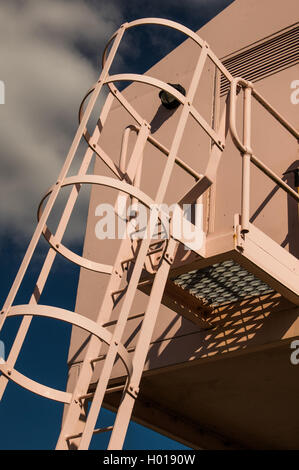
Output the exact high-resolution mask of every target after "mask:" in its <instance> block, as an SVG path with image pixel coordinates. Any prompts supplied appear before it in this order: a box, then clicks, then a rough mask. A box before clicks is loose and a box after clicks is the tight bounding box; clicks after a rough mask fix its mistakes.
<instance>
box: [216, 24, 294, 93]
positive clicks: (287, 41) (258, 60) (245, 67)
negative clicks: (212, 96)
mask: <svg viewBox="0 0 299 470" xmlns="http://www.w3.org/2000/svg"><path fill="white" fill-rule="evenodd" d="M298 62H299V25H298V23H297V24H296V26H292V28H290V29H288V30H287V31H284V32H283V33H280V34H277V35H275V37H273V36H272V37H271V38H267V39H264V40H263V42H260V43H258V44H257V43H256V44H255V45H254V46H251V47H250V48H247V49H246V50H244V51H243V52H240V53H238V54H235V55H233V56H231V57H229V58H223V59H222V63H223V64H224V65H225V67H226V68H227V69H228V70H229V71H230V73H231V74H232V75H233V76H234V77H242V78H244V79H245V80H250V81H252V82H256V81H258V80H261V79H262V78H265V77H268V76H269V75H272V74H274V73H276V72H278V71H280V70H283V69H285V68H288V67H290V66H293V65H295V64H297V63H298ZM228 87H229V83H228V81H227V80H226V79H225V78H224V77H222V78H221V91H220V92H221V95H224V94H226V93H227V91H228Z"/></svg>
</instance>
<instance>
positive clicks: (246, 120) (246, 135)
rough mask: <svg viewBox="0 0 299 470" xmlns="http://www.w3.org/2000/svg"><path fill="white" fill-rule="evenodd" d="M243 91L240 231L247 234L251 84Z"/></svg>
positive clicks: (250, 151) (250, 152) (250, 153)
mask: <svg viewBox="0 0 299 470" xmlns="http://www.w3.org/2000/svg"><path fill="white" fill-rule="evenodd" d="M248 85H249V86H246V87H245V89H244V110H243V142H244V147H245V149H246V152H245V153H243V158H242V217H241V231H242V233H247V232H249V212H250V160H251V155H252V150H251V92H252V88H251V86H250V85H251V84H250V83H249V84H248Z"/></svg>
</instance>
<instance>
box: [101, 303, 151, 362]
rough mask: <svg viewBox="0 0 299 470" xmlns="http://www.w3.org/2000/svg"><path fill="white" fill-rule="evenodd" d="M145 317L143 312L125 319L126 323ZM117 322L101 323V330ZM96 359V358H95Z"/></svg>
mask: <svg viewBox="0 0 299 470" xmlns="http://www.w3.org/2000/svg"><path fill="white" fill-rule="evenodd" d="M144 315H145V312H142V313H136V314H135V315H131V316H130V317H128V318H127V321H128V320H135V319H136V318H140V317H144ZM117 321H118V320H111V321H108V322H107V323H103V325H102V327H103V328H106V327H107V326H111V325H116V323H117ZM97 359H98V358H97ZM92 362H94V359H93V360H92Z"/></svg>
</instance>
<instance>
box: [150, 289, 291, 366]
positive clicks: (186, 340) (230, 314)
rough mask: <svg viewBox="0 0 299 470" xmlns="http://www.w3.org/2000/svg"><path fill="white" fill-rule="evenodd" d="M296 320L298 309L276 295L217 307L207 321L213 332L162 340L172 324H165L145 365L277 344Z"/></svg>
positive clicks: (181, 360) (205, 331)
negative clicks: (210, 324)
mask: <svg viewBox="0 0 299 470" xmlns="http://www.w3.org/2000/svg"><path fill="white" fill-rule="evenodd" d="M286 310H287V311H288V312H287V314H286V312H285V311H286ZM297 317H298V307H296V306H295V305H293V304H291V303H290V302H289V301H287V300H286V299H284V298H283V297H281V296H280V295H279V294H277V293H276V292H275V293H271V294H268V295H265V296H263V297H254V298H251V299H248V300H245V301H244V300H243V301H242V302H238V303H234V304H229V305H227V306H226V307H221V308H216V309H215V310H214V312H213V313H212V314H211V317H210V318H209V321H210V322H212V323H213V324H214V328H212V329H209V330H201V331H196V332H194V333H192V334H188V335H187V337H186V335H183V334H182V335H181V336H180V329H179V330H178V331H177V332H176V338H175V339H170V341H165V340H164V338H165V337H166V336H167V333H168V331H169V330H170V329H171V326H172V324H170V325H168V327H167V329H166V330H165V331H164V332H163V334H162V335H161V336H160V337H159V338H158V339H157V340H156V341H155V342H154V343H153V344H152V345H151V348H150V351H149V355H148V366H149V367H150V368H154V367H157V366H159V367H161V360H162V363H163V358H164V357H165V364H166V363H167V362H168V361H169V358H171V360H172V361H173V362H176V361H179V362H184V361H189V360H194V359H199V358H206V357H211V356H215V355H217V354H224V353H228V352H233V351H240V350H243V349H246V348H248V347H249V346H250V347H252V346H257V345H260V344H264V343H266V342H271V341H278V340H280V339H281V338H283V336H284V334H285V333H286V332H287V331H288V330H289V328H290V327H291V325H292V324H293V323H294V322H295V321H296V319H297ZM175 321H177V317H175V319H174V322H175ZM185 321H187V320H185ZM182 332H183V328H182ZM162 366H163V364H162Z"/></svg>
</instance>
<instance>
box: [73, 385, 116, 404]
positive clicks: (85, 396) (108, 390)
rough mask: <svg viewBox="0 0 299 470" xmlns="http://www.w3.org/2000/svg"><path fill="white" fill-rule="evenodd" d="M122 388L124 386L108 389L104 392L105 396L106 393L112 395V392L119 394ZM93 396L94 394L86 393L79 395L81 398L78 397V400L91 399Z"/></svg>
mask: <svg viewBox="0 0 299 470" xmlns="http://www.w3.org/2000/svg"><path fill="white" fill-rule="evenodd" d="M124 388H125V384H123V385H118V386H116V387H109V388H107V390H106V394H107V393H113V392H119V391H121V390H123V389H124ZM93 396H94V392H90V393H86V394H85V395H81V397H79V400H80V401H82V400H86V399H88V398H92V397H93Z"/></svg>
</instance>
